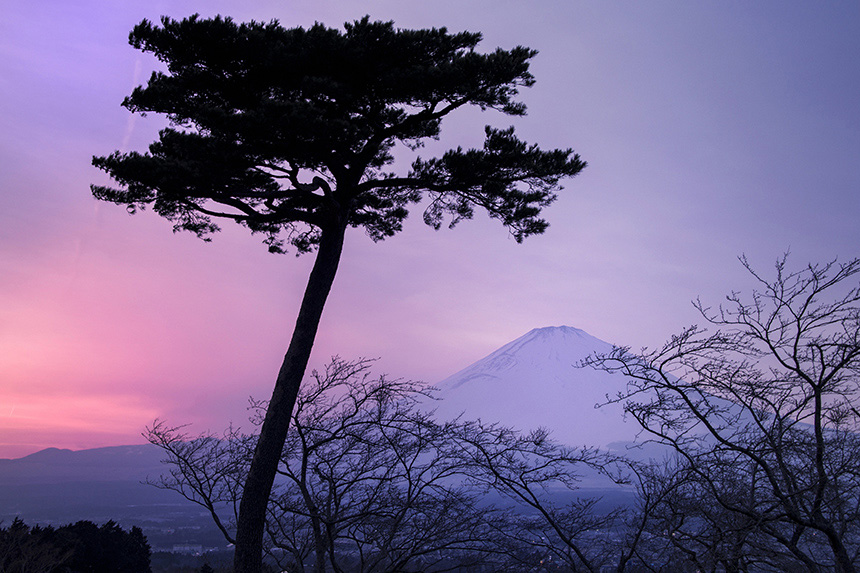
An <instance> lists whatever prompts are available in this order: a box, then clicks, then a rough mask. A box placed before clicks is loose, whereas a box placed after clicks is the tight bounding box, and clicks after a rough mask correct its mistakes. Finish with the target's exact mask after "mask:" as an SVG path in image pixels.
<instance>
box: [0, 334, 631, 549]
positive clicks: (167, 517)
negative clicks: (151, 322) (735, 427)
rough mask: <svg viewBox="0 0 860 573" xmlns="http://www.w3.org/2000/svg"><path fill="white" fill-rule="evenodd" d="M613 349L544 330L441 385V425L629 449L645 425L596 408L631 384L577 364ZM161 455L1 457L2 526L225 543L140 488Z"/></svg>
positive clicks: (101, 452) (140, 450) (203, 523)
mask: <svg viewBox="0 0 860 573" xmlns="http://www.w3.org/2000/svg"><path fill="white" fill-rule="evenodd" d="M610 348H611V345H610V344H609V343H607V342H604V341H602V340H599V339H597V338H594V337H593V336H591V335H589V334H588V333H586V332H584V331H582V330H579V329H577V328H572V327H569V326H559V327H546V328H536V329H534V330H532V331H530V332H529V333H527V334H525V335H524V336H522V337H520V338H518V339H516V340H514V341H512V342H510V343H508V344H506V345H504V346H502V347H501V348H499V349H498V350H496V351H495V352H493V353H491V354H490V355H488V356H487V357H485V358H483V359H481V360H478V361H477V362H475V363H474V364H472V365H470V366H468V367H466V368H464V369H463V370H461V371H460V372H457V373H456V374H454V375H453V376H450V377H448V378H446V379H445V380H443V381H442V382H440V383H439V384H438V387H439V389H440V392H439V397H440V398H442V399H441V400H440V401H437V402H434V403H433V407H434V408H435V409H436V412H437V415H438V416H439V417H443V418H453V417H455V416H457V415H459V414H461V413H462V414H463V415H464V417H465V418H467V419H476V418H480V419H482V421H484V422H500V423H502V424H504V425H506V426H513V427H515V428H517V429H519V430H523V431H528V430H531V429H534V428H537V427H545V428H547V429H549V430H551V432H552V437H553V438H555V439H557V440H558V441H560V442H564V443H567V444H569V445H572V446H581V445H588V446H601V447H607V446H610V447H611V445H613V444H614V446H615V447H618V448H622V447H623V445H622V444H621V443H620V442H631V441H633V440H634V439H635V436H636V433H637V426H636V425H635V424H634V423H633V422H631V421H625V420H624V418H623V415H622V408H621V407H620V406H619V405H617V404H613V405H609V406H604V407H602V408H599V409H597V408H595V404H597V403H600V402H603V401H605V399H606V395H607V394H609V395H614V394H615V393H617V392H618V391H620V390H622V389H623V388H624V385H625V381H624V379H623V377H621V376H616V375H610V374H607V373H605V372H600V371H596V370H593V369H590V368H576V367H575V365H576V364H577V363H579V362H580V361H581V360H582V359H583V358H585V357H586V356H589V355H590V354H592V353H595V352H606V351H608V350H609V349H610ZM162 457H163V455H162V453H161V450H159V449H158V448H157V447H155V446H152V445H150V444H146V445H140V446H116V447H108V448H95V449H89V450H81V451H70V450H61V449H57V448H48V449H45V450H42V451H40V452H37V453H35V454H31V455H29V456H26V457H23V458H19V459H14V460H5V459H0V521H9V520H11V519H13V518H14V517H15V516H20V517H22V518H23V519H25V520H26V521H38V522H43V523H44V522H48V523H54V524H59V523H66V522H71V521H75V520H78V519H91V520H93V521H97V522H98V521H106V520H107V519H118V520H119V521H120V523H123V522H124V521H127V522H128V524H129V525H130V524H141V523H142V524H144V527H145V528H146V533H147V534H148V535H150V536H152V537H153V539H155V540H156V544H157V545H162V546H167V547H169V546H170V544H171V543H175V542H177V540H180V541H187V539H185V538H177V533H176V532H177V531H180V530H181V531H186V530H187V531H189V532H194V531H196V532H197V533H193V535H195V536H199V535H200V532H201V531H205V532H206V533H205V538H206V539H207V541H206V543H207V544H208V545H211V546H217V545H218V543H219V542H220V538H219V537H218V535H217V533H213V531H209V530H210V529H212V528H211V524H210V523H209V518H208V516H206V515H205V512H203V513H202V514H201V510H200V508H199V507H198V506H195V505H193V504H191V503H190V502H188V501H187V500H184V499H183V498H182V497H181V496H180V495H178V494H176V493H175V492H168V491H162V490H158V489H156V488H154V487H152V486H149V485H145V484H143V483H141V482H142V481H144V480H146V479H147V478H155V477H156V476H158V475H159V474H160V473H162V472H163V471H165V469H167V468H165V466H163V465H162V464H161V463H160V460H161V458H162ZM177 527H178V528H179V529H177ZM201 527H202V528H203V529H202V530H201ZM166 531H169V532H170V533H165V532H166ZM191 534H192V533H189V535H191ZM189 539H190V538H189ZM194 539H196V537H195V538H194Z"/></svg>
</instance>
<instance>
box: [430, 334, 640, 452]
mask: <svg viewBox="0 0 860 573" xmlns="http://www.w3.org/2000/svg"><path fill="white" fill-rule="evenodd" d="M611 349H612V345H611V344H609V343H607V342H604V341H602V340H600V339H598V338H595V337H593V336H591V335H590V334H588V333H587V332H585V331H584V330H580V329H578V328H574V327H571V326H550V327H544V328H535V329H533V330H531V331H529V332H528V333H526V334H524V335H523V336H521V337H520V338H517V339H516V340H513V341H511V342H509V343H508V344H505V345H504V346H502V347H501V348H499V349H498V350H496V351H495V352H492V353H491V354H489V355H488V356H486V357H484V358H482V359H481V360H478V361H477V362H475V363H474V364H472V365H470V366H468V367H466V368H464V369H463V370H461V371H460V372H457V373H456V374H454V375H453V376H450V377H449V378H446V379H445V380H443V381H442V382H440V383H439V384H438V388H439V389H440V393H439V397H440V398H441V399H442V400H441V401H440V402H438V403H437V404H438V406H437V408H436V412H437V415H439V416H440V417H442V418H453V417H455V416H458V415H460V414H462V415H463V416H464V417H465V418H467V419H481V420H482V421H484V422H499V423H501V424H503V425H506V426H513V427H515V428H517V429H520V430H523V431H528V430H532V429H535V428H538V427H544V428H547V429H549V430H551V431H552V434H553V436H554V437H555V438H557V439H558V440H560V441H563V442H566V443H568V444H571V445H593V446H606V445H608V444H609V443H612V442H621V441H623V442H629V441H632V440H634V438H635V435H636V432H637V428H635V427H634V425H633V424H632V423H629V422H628V423H625V421H624V417H623V411H622V409H621V407H620V406H619V405H617V404H613V405H609V406H604V407H601V408H599V409H598V408H596V405H597V404H600V403H604V402H605V401H606V399H607V395H608V396H614V395H616V394H617V393H618V392H619V391H621V390H623V389H624V387H625V386H626V381H625V380H624V378H623V377H621V376H617V375H612V374H608V373H606V372H603V371H597V370H593V369H591V368H581V367H578V365H579V363H580V362H581V361H582V360H583V359H584V358H586V357H587V356H589V355H591V354H594V353H604V352H609V351H610V350H611Z"/></svg>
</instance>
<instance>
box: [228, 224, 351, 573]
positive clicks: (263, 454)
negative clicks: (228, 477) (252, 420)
mask: <svg viewBox="0 0 860 573" xmlns="http://www.w3.org/2000/svg"><path fill="white" fill-rule="evenodd" d="M345 230H346V226H345V224H341V223H338V224H336V225H333V226H332V227H328V228H326V229H324V230H323V233H322V236H321V239H320V244H319V250H318V251H317V256H316V260H315V261H314V266H313V269H312V270H311V273H310V277H309V278H308V284H307V287H306V288H305V293H304V296H303V297H302V303H301V307H300V309H299V314H298V318H297V319H296V327H295V329H294V330H293V336H292V339H291V340H290V346H289V348H288V349H287V353H286V355H285V356H284V361H283V363H282V364H281V369H280V371H279V372H278V378H277V381H276V382H275V389H274V392H273V393H272V399H271V401H270V402H269V406H268V408H267V409H266V416H265V418H264V420H263V424H262V426H261V427H260V437H259V440H258V441H257V447H256V449H255V450H254V457H253V459H252V461H251V467H250V469H249V471H248V477H247V478H246V481H245V488H244V490H243V493H242V501H241V503H240V504H239V517H238V521H237V524H236V526H237V527H236V549H235V555H234V558H233V570H234V572H235V573H261V571H262V567H263V535H264V533H265V523H266V509H267V507H268V503H269V495H270V494H271V492H272V485H273V484H274V480H275V475H276V472H277V469H278V463H279V462H280V459H281V451H282V450H283V447H284V442H285V440H286V437H287V429H288V428H289V425H290V419H291V418H292V414H293V407H294V405H295V403H296V397H297V396H298V393H299V387H300V386H301V382H302V378H304V375H305V369H306V368H307V365H308V360H309V359H310V355H311V350H312V348H313V344H314V339H315V338H316V334H317V328H318V326H319V322H320V318H321V317H322V311H323V307H324V306H325V302H326V299H327V298H328V294H329V292H330V290H331V286H332V283H333V282H334V277H335V275H336V274H337V267H338V263H339V262H340V256H341V252H342V250H343V240H344V233H345Z"/></svg>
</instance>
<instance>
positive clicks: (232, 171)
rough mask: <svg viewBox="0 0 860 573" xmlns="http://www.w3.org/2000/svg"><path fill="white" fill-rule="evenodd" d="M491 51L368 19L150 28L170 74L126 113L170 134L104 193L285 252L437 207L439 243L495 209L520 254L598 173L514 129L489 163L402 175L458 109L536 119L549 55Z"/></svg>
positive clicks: (465, 154) (108, 161) (449, 159)
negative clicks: (540, 68)
mask: <svg viewBox="0 0 860 573" xmlns="http://www.w3.org/2000/svg"><path fill="white" fill-rule="evenodd" d="M480 40H481V35H480V34H478V33H471V32H461V33H457V34H450V33H448V31H447V30H446V29H445V28H439V29H435V28H434V29H427V30H400V29H396V28H395V27H394V24H393V23H392V22H371V21H370V20H369V18H368V17H365V18H364V19H363V20H360V21H357V22H354V23H348V24H346V25H345V31H340V30H336V29H331V28H327V27H325V26H323V25H321V24H316V25H314V26H313V27H311V28H308V29H303V28H292V29H285V28H283V27H282V26H280V25H279V24H278V22H277V21H272V22H269V23H265V24H264V23H257V22H251V23H243V24H237V23H235V22H233V21H232V20H231V19H230V18H222V17H216V18H213V19H210V20H204V19H200V18H199V17H197V16H192V17H190V18H187V19H184V20H181V21H175V20H171V19H169V18H163V19H162V26H161V27H157V26H154V25H153V24H152V23H151V22H148V21H143V22H141V23H140V24H139V25H137V26H136V27H135V28H134V30H133V31H132V32H131V35H130V42H131V44H132V45H133V46H134V47H135V48H138V49H140V50H143V51H145V52H151V53H153V54H154V55H155V56H156V57H157V58H158V59H159V60H161V61H162V62H164V63H165V64H166V67H167V71H158V72H154V73H153V74H152V76H151V77H150V79H149V82H148V84H147V85H146V86H140V87H138V88H136V89H135V90H134V91H133V92H132V94H131V95H130V96H128V97H127V98H125V100H124V101H123V105H124V106H125V107H127V108H128V109H129V110H131V111H133V112H138V113H149V112H154V113H159V114H164V115H165V116H166V117H167V118H169V120H170V122H171V125H170V127H168V128H165V129H163V130H162V131H161V132H160V135H159V139H158V140H157V141H155V142H154V143H152V144H151V145H150V147H149V152H148V153H140V152H136V151H132V152H129V153H121V152H115V153H113V154H111V155H109V156H106V157H96V158H94V159H93V163H94V165H96V166H97V167H99V168H100V169H102V170H104V171H106V172H108V173H109V174H110V175H111V176H112V177H113V178H114V179H115V180H116V181H117V182H119V183H120V184H121V185H122V188H121V189H114V188H110V187H105V186H97V185H93V187H92V190H93V193H94V195H95V196H96V198H98V199H102V200H106V201H111V202H114V203H118V204H122V205H125V206H127V208H128V209H129V210H130V211H132V212H134V211H137V210H139V209H142V208H144V207H146V206H151V207H152V208H153V209H154V210H155V212H156V213H158V214H159V215H161V216H163V217H166V218H167V219H170V220H171V221H173V223H174V229H175V230H186V231H191V232H193V233H195V234H197V235H198V236H200V237H202V238H208V235H210V234H211V233H212V232H214V231H217V230H218V226H217V224H216V223H215V222H214V219H216V218H227V219H232V220H234V221H236V222H238V223H241V224H243V225H245V226H247V227H248V228H249V229H250V230H251V231H253V232H257V233H262V234H264V235H265V241H266V243H267V244H268V246H269V249H270V250H272V251H281V250H283V248H284V247H285V245H286V244H290V245H291V246H292V247H294V248H295V249H297V251H298V252H300V253H301V252H307V251H309V250H312V249H313V248H314V247H315V246H316V245H317V244H318V243H319V239H320V233H321V231H322V229H324V228H325V227H326V226H327V225H330V224H333V223H334V222H335V221H337V220H340V219H343V222H345V223H346V224H348V225H350V226H353V227H363V228H364V229H365V231H366V232H367V234H368V235H369V236H370V237H371V238H373V239H374V240H381V239H384V238H385V237H389V236H391V235H393V234H395V233H396V232H398V231H399V230H400V229H401V228H402V223H403V220H404V219H405V218H406V215H407V212H408V211H407V207H408V206H409V205H410V204H413V203H416V202H418V201H420V200H421V199H422V198H424V197H426V198H428V199H429V205H428V206H427V208H426V210H425V211H424V220H425V221H426V222H427V223H428V224H430V225H432V226H434V227H436V228H438V227H439V226H440V225H441V224H442V223H443V222H445V220H446V218H448V222H449V224H451V225H453V224H456V223H457V222H458V221H460V220H462V219H467V218H470V217H472V215H473V213H474V209H475V207H481V208H484V209H486V211H487V212H488V213H489V214H490V216H492V217H495V218H497V219H499V220H501V221H502V223H503V224H504V225H505V226H507V227H508V228H509V229H510V231H511V233H512V234H513V236H514V237H515V238H516V239H517V240H518V241H520V240H522V239H523V238H524V237H526V236H528V235H531V234H535V233H540V232H542V231H543V230H544V229H545V228H546V222H545V221H544V220H543V219H541V218H540V217H539V214H540V210H541V208H542V207H545V206H547V205H548V204H550V203H551V202H552V201H553V200H554V199H555V197H556V195H555V191H556V189H557V187H558V182H559V179H560V178H561V177H564V176H570V175H574V174H576V173H578V172H579V171H580V170H581V169H582V168H583V167H584V166H585V163H584V162H583V161H582V160H581V159H580V157H579V156H578V155H576V154H574V153H573V151H572V150H570V149H567V150H552V151H541V150H540V149H539V148H538V147H537V146H535V145H527V144H525V143H524V142H522V141H520V140H519V139H517V137H516V136H515V135H514V132H513V128H510V129H496V128H492V127H489V126H488V127H487V128H486V141H485V143H484V146H483V148H481V149H468V150H464V149H462V148H459V147H458V148H457V149H453V150H450V151H448V152H447V153H445V154H444V155H442V156H441V157H439V158H432V159H426V160H425V159H422V158H420V157H418V158H416V159H415V160H414V162H413V163H412V166H411V170H410V171H409V172H408V173H406V174H405V175H398V174H397V173H396V172H394V171H391V170H390V166H391V164H392V163H393V162H394V155H393V154H392V148H393V147H394V146H395V145H396V144H397V143H403V144H405V145H406V146H408V147H410V148H411V149H413V150H414V149H417V148H418V147H420V145H421V142H422V140H424V139H427V138H436V137H438V136H439V133H440V129H441V123H442V119H443V118H444V117H445V116H447V115H448V114H450V113H451V112H453V111H454V110H456V109H458V108H460V107H463V106H465V105H476V106H478V107H480V108H481V109H495V110H498V111H501V112H503V113H505V114H508V115H514V116H520V115H524V114H525V105H524V104H522V103H521V102H518V101H515V99H514V97H515V96H516V95H517V93H518V89H519V88H520V87H527V86H531V85H532V84H533V83H534V78H533V77H532V75H531V73H529V71H528V68H529V60H530V59H531V58H532V57H533V56H534V55H535V54H536V52H535V51H534V50H531V49H528V48H524V47H521V46H520V47H516V48H513V49H511V50H502V49H497V50H495V51H494V52H491V53H487V54H482V53H478V52H476V51H475V48H476V46H477V45H478V43H479V41H480Z"/></svg>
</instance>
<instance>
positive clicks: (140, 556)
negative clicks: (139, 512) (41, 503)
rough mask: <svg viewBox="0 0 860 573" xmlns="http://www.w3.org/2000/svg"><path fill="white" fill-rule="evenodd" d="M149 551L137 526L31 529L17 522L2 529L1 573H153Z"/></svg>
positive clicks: (81, 523) (81, 525) (89, 524)
mask: <svg viewBox="0 0 860 573" xmlns="http://www.w3.org/2000/svg"><path fill="white" fill-rule="evenodd" d="M150 555H151V550H150V547H149V543H148V542H147V540H146V537H145V536H144V535H143V532H142V531H141V530H140V528H138V527H132V528H131V530H130V531H125V530H124V529H123V528H122V527H120V526H119V525H117V524H116V523H114V522H113V521H108V522H107V523H105V524H103V525H101V526H99V525H96V524H95V523H93V522H91V521H79V522H77V523H74V524H70V525H64V526H62V527H58V528H54V527H50V526H47V527H40V526H34V527H30V526H28V525H26V524H25V523H24V522H23V521H22V520H20V519H15V520H14V521H13V522H12V523H11V524H10V525H9V526H8V527H0V572H2V573H149V572H150V571H151V569H150Z"/></svg>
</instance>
